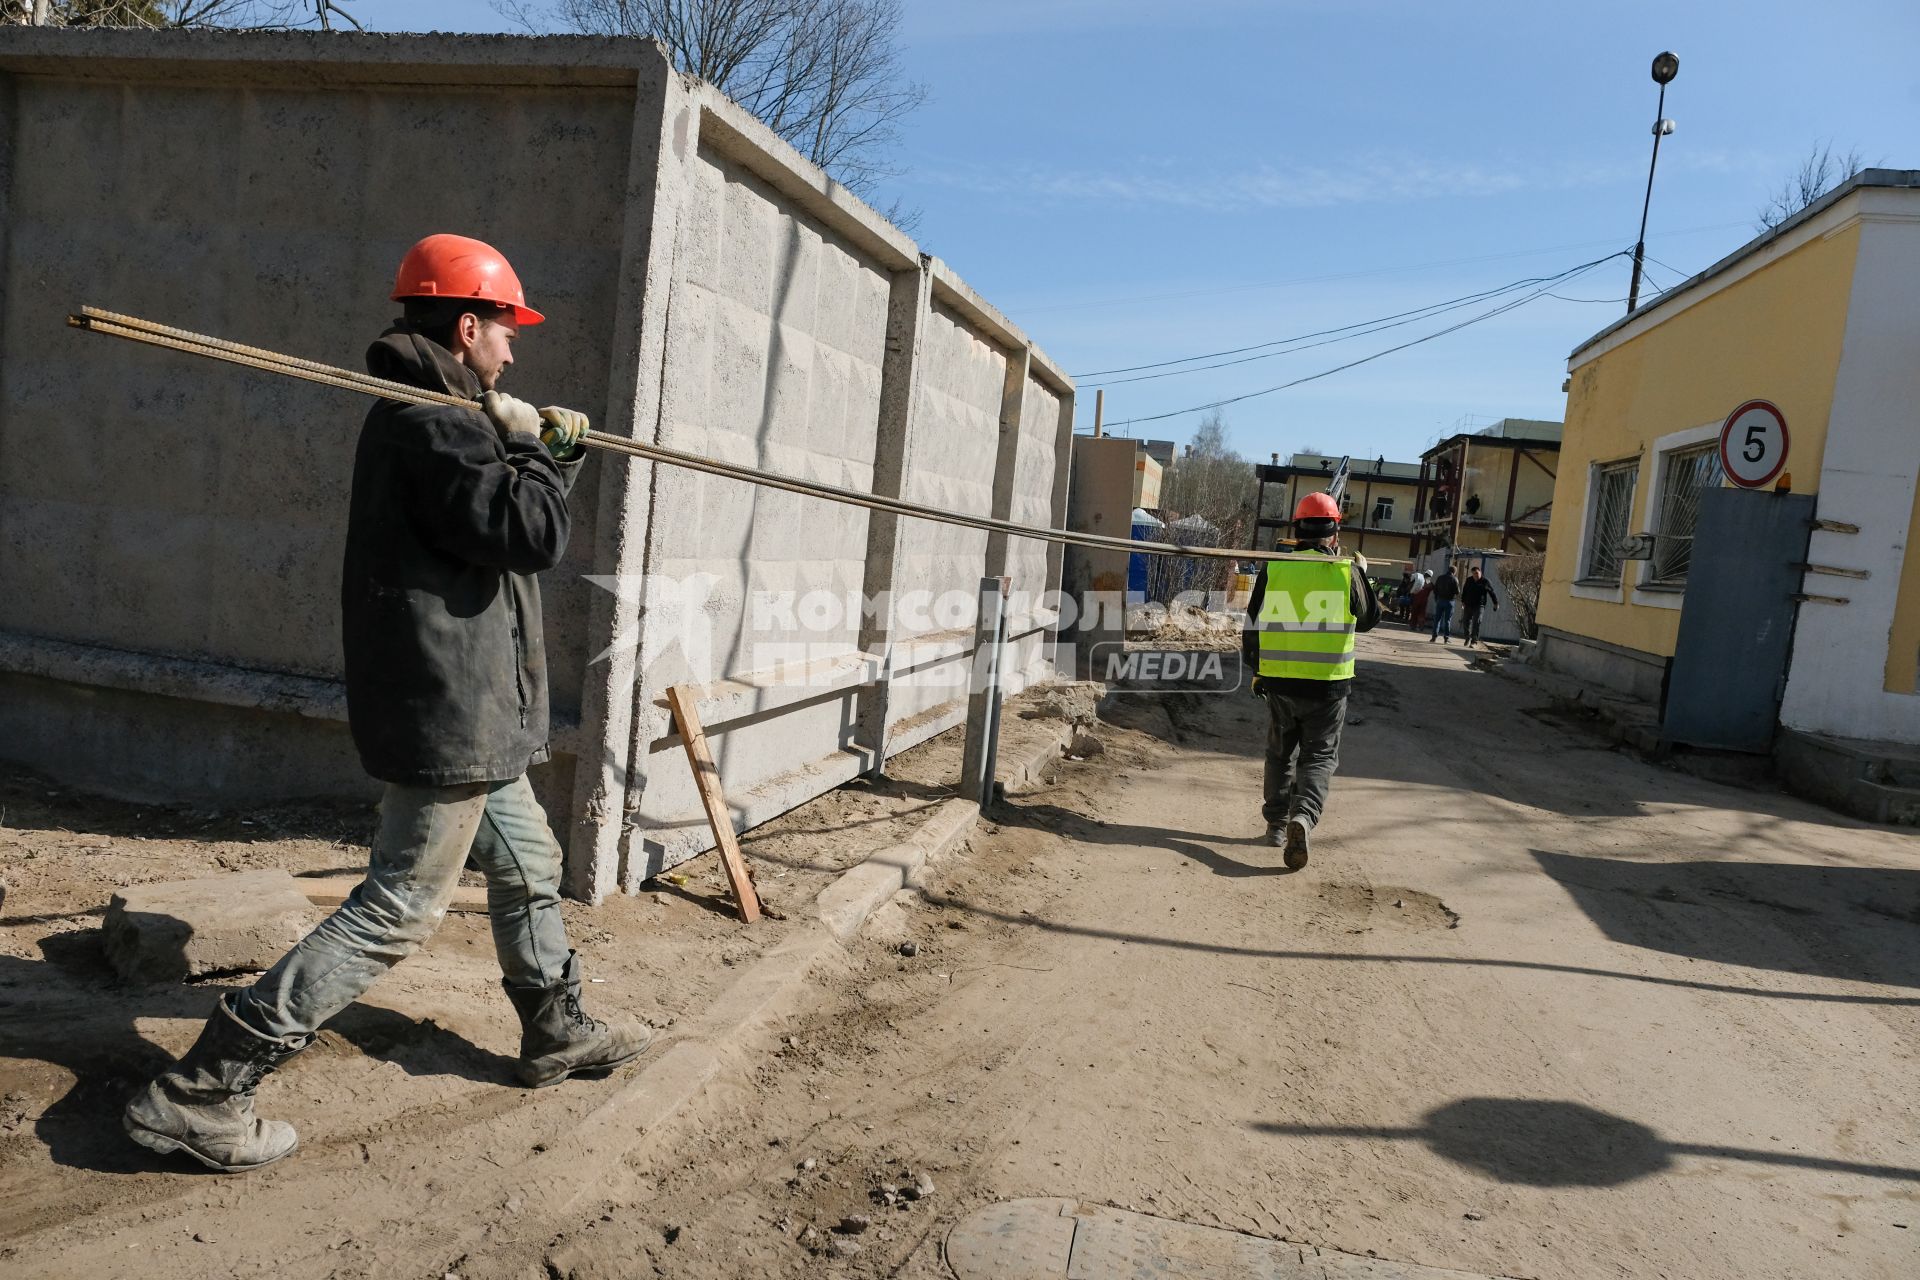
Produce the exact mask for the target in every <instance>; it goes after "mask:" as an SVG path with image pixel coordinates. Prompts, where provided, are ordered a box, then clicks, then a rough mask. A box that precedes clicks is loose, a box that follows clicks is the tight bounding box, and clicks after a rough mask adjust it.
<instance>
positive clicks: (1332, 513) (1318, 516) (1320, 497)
mask: <svg viewBox="0 0 1920 1280" xmlns="http://www.w3.org/2000/svg"><path fill="white" fill-rule="evenodd" d="M1293 518H1294V519H1295V520H1338V519H1339V518H1340V504H1339V503H1338V502H1335V501H1334V500H1333V495H1332V494H1330V493H1326V492H1315V493H1309V494H1307V495H1306V496H1304V497H1302V498H1301V499H1300V505H1299V506H1297V507H1295V508H1294V509H1293Z"/></svg>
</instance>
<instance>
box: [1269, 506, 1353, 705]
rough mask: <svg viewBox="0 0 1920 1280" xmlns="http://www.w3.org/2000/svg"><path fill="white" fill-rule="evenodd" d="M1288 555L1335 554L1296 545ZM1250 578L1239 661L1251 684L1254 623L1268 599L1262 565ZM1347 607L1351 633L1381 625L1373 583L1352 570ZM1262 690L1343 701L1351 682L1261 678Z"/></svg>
mask: <svg viewBox="0 0 1920 1280" xmlns="http://www.w3.org/2000/svg"><path fill="white" fill-rule="evenodd" d="M1287 550H1289V551H1317V552H1319V553H1320V554H1321V555H1325V556H1330V555H1333V554H1334V553H1333V552H1331V551H1329V550H1327V549H1326V548H1325V547H1323V546H1320V545H1319V544H1318V543H1313V542H1296V543H1294V544H1293V545H1292V546H1291V547H1288V548H1287ZM1257 569H1258V571H1257V572H1256V573H1255V574H1254V575H1253V594H1252V595H1251V596H1249V597H1248V598H1247V629H1246V630H1245V631H1242V632H1241V633H1240V658H1241V661H1242V662H1243V663H1245V665H1246V669H1247V679H1248V680H1252V679H1253V677H1254V674H1255V673H1256V672H1258V671H1259V670H1260V632H1259V630H1258V628H1257V627H1256V626H1255V620H1256V619H1258V618H1259V617H1260V606H1261V605H1263V604H1265V603H1266V599H1267V566H1266V564H1265V563H1264V562H1262V563H1261V564H1259V565H1258V566H1257ZM1347 607H1348V608H1350V609H1352V610H1353V619H1354V621H1353V629H1354V630H1355V631H1356V632H1358V631H1371V630H1373V629H1374V627H1375V626H1377V625H1379V622H1380V601H1379V599H1378V598H1377V597H1376V596H1375V595H1374V594H1373V583H1372V581H1371V580H1370V579H1369V578H1368V577H1367V575H1366V574H1364V573H1361V572H1360V567H1359V566H1358V565H1355V566H1354V570H1353V582H1352V584H1351V586H1350V587H1349V589H1348V591H1347ZM1261 683H1262V685H1263V686H1264V687H1266V688H1269V689H1272V690H1274V691H1275V692H1277V693H1284V694H1287V695H1289V696H1290V697H1295V698H1344V697H1346V696H1347V690H1349V689H1351V688H1352V687H1353V681H1351V680H1288V679H1283V678H1281V677H1279V676H1262V677H1261Z"/></svg>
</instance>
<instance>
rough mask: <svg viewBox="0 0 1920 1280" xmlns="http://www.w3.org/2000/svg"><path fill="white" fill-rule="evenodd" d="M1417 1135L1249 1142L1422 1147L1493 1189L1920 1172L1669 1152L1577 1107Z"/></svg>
mask: <svg viewBox="0 0 1920 1280" xmlns="http://www.w3.org/2000/svg"><path fill="white" fill-rule="evenodd" d="M1421 1119H1422V1121H1423V1123H1422V1124H1421V1125H1419V1126H1417V1127H1401V1128H1395V1127H1385V1126H1376V1125H1313V1124H1271V1123H1266V1122H1255V1123H1253V1124H1251V1125H1250V1126H1249V1127H1250V1128H1252V1129H1253V1130H1254V1131H1256V1132H1258V1133H1266V1134H1273V1135H1275V1136H1279V1137H1290V1138H1366V1139H1375V1140H1387V1141H1409V1142H1422V1143H1425V1144H1426V1146H1427V1148H1428V1149H1429V1150H1431V1151H1432V1152H1433V1153H1434V1154H1435V1155H1437V1156H1440V1157H1441V1158H1442V1159H1445V1160H1449V1161H1452V1162H1453V1163H1454V1164H1457V1165H1460V1166H1462V1167H1464V1168H1467V1169H1471V1170H1473V1171H1474V1172H1475V1173H1478V1174H1480V1175H1482V1176H1483V1177H1486V1178H1491V1179H1493V1180H1494V1181H1496V1182H1505V1183H1509V1184H1513V1185H1518V1186H1528V1187H1617V1186H1620V1185H1621V1184H1623V1183H1627V1182H1633V1181H1635V1180H1637V1179H1640V1178H1646V1177H1650V1176H1652V1175H1654V1174H1657V1173H1663V1172H1665V1171H1667V1170H1668V1169H1670V1168H1672V1167H1673V1163H1674V1157H1675V1156H1697V1157H1700V1158H1703V1159H1708V1160H1738V1161H1743V1162H1747V1163H1752V1164H1762V1165H1771V1166H1774V1167H1777V1168H1785V1169H1812V1170H1817V1171H1820V1172H1825V1173H1848V1174H1857V1175H1859V1176H1861V1177H1865V1178H1881V1179H1886V1180H1889V1181H1895V1182H1920V1169H1912V1168H1907V1167H1905V1166H1903V1165H1883V1164H1863V1163H1859V1162H1857V1161H1852V1160H1830V1159H1826V1158H1824V1157H1821V1156H1803V1155H1799V1154H1797V1153H1795V1152H1790V1151H1763V1150H1757V1149H1754V1148H1749V1147H1729V1146H1720V1145H1716V1144H1711V1143H1696V1142H1670V1141H1668V1140H1666V1139H1664V1138H1662V1137H1661V1136H1660V1135H1659V1134H1658V1133H1656V1132H1655V1131H1654V1130H1652V1129H1650V1128H1648V1127H1647V1126H1646V1125H1644V1124H1641V1123H1639V1122H1638V1121H1635V1120H1628V1119H1626V1118H1624V1117H1622V1116H1616V1115H1610V1114H1608V1113H1607V1112H1605V1111H1598V1110H1595V1109H1594V1108H1592V1107H1589V1106H1584V1105H1582V1104H1581V1103H1578V1102H1558V1101H1547V1100H1540V1099H1531V1098H1462V1099H1460V1100H1459V1101H1457V1102H1449V1103H1447V1104H1446V1105H1445V1106H1443V1107H1439V1108H1437V1109H1435V1110H1433V1111H1430V1112H1428V1113H1427V1114H1426V1115H1425V1116H1423V1117H1422V1118H1421Z"/></svg>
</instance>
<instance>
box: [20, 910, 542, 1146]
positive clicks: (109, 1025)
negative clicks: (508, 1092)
mask: <svg viewBox="0 0 1920 1280" xmlns="http://www.w3.org/2000/svg"><path fill="white" fill-rule="evenodd" d="M99 937H100V935H99V931H98V930H79V931H75V932H70V933H64V934H57V935H55V936H53V937H50V938H47V939H45V940H44V941H43V942H42V951H43V954H44V955H45V959H43V960H38V961H35V960H28V959H22V958H20V957H16V956H0V1003H3V1004H4V1005H5V1006H6V1008H7V1017H6V1018H5V1019H4V1020H0V1091H10V1090H12V1089H13V1088H14V1087H15V1081H16V1080H20V1081H21V1082H22V1083H25V1082H26V1081H27V1080H30V1079H31V1080H41V1079H44V1075H45V1068H44V1067H41V1066H38V1065H36V1064H42V1063H44V1064H47V1065H50V1066H53V1067H55V1068H58V1069H59V1071H60V1072H61V1073H62V1075H63V1076H65V1077H70V1078H71V1079H70V1081H66V1082H64V1083H65V1092H64V1093H63V1094H61V1096H60V1097H59V1098H57V1099H55V1100H54V1101H53V1102H52V1103H51V1104H50V1105H49V1106H48V1107H47V1108H46V1109H45V1110H44V1111H43V1112H42V1113H41V1114H40V1116H39V1117H38V1118H37V1119H36V1120H35V1121H34V1123H33V1131H34V1134H35V1136H37V1137H38V1138H39V1140H40V1141H41V1142H42V1143H43V1144H44V1145H45V1146H46V1148H47V1154H48V1157H49V1158H50V1159H51V1160H52V1161H53V1162H54V1163H56V1164H59V1165H64V1166H67V1167H69V1168H76V1169H88V1170H93V1171H95V1172H99V1173H122V1174H126V1173H153V1172H172V1173H192V1172H195V1171H196V1170H198V1168H199V1166H197V1165H192V1164H190V1162H187V1161H184V1160H175V1159H167V1158H164V1157H161V1156H157V1155H154V1154H152V1153H150V1152H148V1151H146V1150H144V1149H143V1148H140V1147H137V1146H135V1145H134V1144H133V1143H131V1142H129V1141H128V1140H127V1137H126V1134H125V1133H124V1132H123V1131H122V1129H121V1127H120V1111H121V1108H122V1107H124V1106H125V1105H126V1102H127V1099H128V1098H129V1097H131V1096H132V1094H133V1092H134V1090H135V1089H138V1088H139V1087H140V1086H142V1085H143V1084H145V1083H146V1082H147V1080H149V1079H150V1078H152V1076H153V1075H154V1074H155V1073H156V1072H158V1071H160V1070H162V1069H163V1068H165V1067H166V1066H167V1064H168V1063H169V1062H171V1061H172V1055H171V1054H170V1053H168V1052H167V1051H166V1050H164V1049H162V1048H160V1047H159V1046H157V1045H155V1044H154V1043H152V1042H151V1041H149V1040H148V1039H147V1038H146V1037H145V1036H144V1035H142V1034H141V1032H140V1030H139V1029H138V1027H137V1025H136V1020H138V1019H155V1018H177V1019H182V1020H186V1021H190V1022H199V1021H202V1020H204V1019H205V1018H206V1017H207V1016H208V1015H209V1014H210V1013H211V1012H212V1011H213V1006H214V1002H215V1001H216V1000H218V999H219V998H220V996H221V994H222V993H223V992H225V991H226V990H228V989H229V988H227V987H225V986H219V985H210V984H199V985H185V984H169V983H163V984H158V985H154V986H147V987H137V986H129V985H127V984H125V983H123V982H121V981H120V979H119V977H118V976H117V975H116V974H115V973H114V971H113V969H112V968H111V967H110V966H109V965H108V964H107V961H106V957H105V955H104V954H103V952H102V950H101V947H100V941H99ZM501 1005H502V1008H503V1010H504V1009H505V1006H506V1000H505V997H504V996H503V997H502V998H501ZM325 1032H326V1033H329V1034H330V1035H331V1036H335V1037H338V1039H337V1040H334V1041H333V1042H332V1043H333V1044H334V1046H335V1047H336V1048H337V1047H338V1046H339V1045H340V1043H341V1042H345V1044H347V1045H351V1046H352V1047H353V1048H354V1049H356V1050H358V1051H359V1052H361V1053H364V1054H366V1055H367V1056H368V1057H371V1058H378V1059H380V1060H382V1061H386V1062H392V1063H394V1064H395V1065H397V1066H399V1067H400V1068H402V1069H403V1070H405V1071H406V1072H407V1073H408V1074H409V1075H416V1076H429V1075H449V1076H454V1077H457V1078H459V1079H464V1080H471V1081H475V1082H479V1083H484V1084H509V1083H511V1082H512V1080H513V1060H512V1059H510V1058H507V1057H505V1056H504V1055H501V1054H497V1053H493V1052H491V1051H489V1050H486V1049H482V1048H481V1047H479V1046H478V1045H475V1044H473V1043H472V1042H471V1041H469V1040H467V1039H466V1038H465V1037H464V1036H461V1035H459V1034H458V1033H456V1032H454V1031H450V1030H448V1029H447V1028H445V1027H442V1026H440V1025H439V1024H438V1023H436V1022H434V1021H433V1020H432V1019H426V1020H415V1019H413V1018H410V1017H408V1016H406V1015H405V1014H401V1013H397V1012H395V1011H394V1010H391V1009H386V1008H381V1007H379V1006H377V1005H370V1004H354V1005H349V1006H348V1007H347V1008H346V1009H345V1010H343V1011H342V1012H341V1013H340V1014H339V1015H337V1016H336V1017H335V1018H333V1019H332V1020H331V1021H330V1022H328V1023H327V1025H326V1027H325ZM327 1039H328V1037H327V1036H324V1035H323V1038H322V1042H321V1045H320V1046H317V1047H316V1049H314V1050H309V1051H308V1053H306V1054H302V1055H300V1056H299V1057H296V1058H295V1059H294V1060H293V1062H292V1063H291V1064H290V1067H291V1069H294V1070H302V1069H315V1068H318V1069H322V1070H324V1069H325V1064H324V1062H321V1061H313V1062H310V1063H307V1062H303V1061H302V1059H305V1058H315V1059H322V1058H325V1057H327V1056H328V1054H327V1051H326V1048H325V1045H326V1044H327ZM182 1047H183V1048H184V1045H183V1046H182ZM6 1059H13V1060H15V1061H13V1062H11V1063H9V1062H7V1061H6ZM29 1092H31V1091H29Z"/></svg>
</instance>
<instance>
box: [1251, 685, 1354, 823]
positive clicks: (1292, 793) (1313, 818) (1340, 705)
mask: <svg viewBox="0 0 1920 1280" xmlns="http://www.w3.org/2000/svg"><path fill="white" fill-rule="evenodd" d="M1266 700H1267V776H1266V792H1265V800H1266V803H1264V804H1263V805H1261V807H1260V812H1261V815H1262V816H1263V817H1265V818H1266V820H1267V825H1268V826H1269V827H1277V826H1280V825H1281V824H1282V823H1284V822H1285V821H1286V820H1287V819H1288V818H1291V817H1294V816H1296V815H1298V816H1299V817H1302V818H1305V819H1306V821H1307V825H1308V826H1313V825H1315V824H1317V823H1318V822H1319V821H1320V814H1321V812H1322V811H1323V810H1324V809H1325V808H1326V807H1327V789H1328V788H1329V787H1331V786H1332V785H1333V771H1334V770H1335V769H1336V768H1338V767H1339V765H1340V730H1341V729H1342V728H1343V727H1345V725H1346V722H1347V695H1346V693H1345V692H1341V693H1339V694H1336V695H1334V696H1332V697H1328V696H1327V695H1325V694H1320V693H1315V694H1308V695H1305V696H1302V695H1297V694H1286V693H1275V692H1272V691H1271V690H1269V691H1268V693H1267V694H1266Z"/></svg>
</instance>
